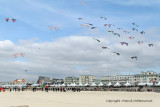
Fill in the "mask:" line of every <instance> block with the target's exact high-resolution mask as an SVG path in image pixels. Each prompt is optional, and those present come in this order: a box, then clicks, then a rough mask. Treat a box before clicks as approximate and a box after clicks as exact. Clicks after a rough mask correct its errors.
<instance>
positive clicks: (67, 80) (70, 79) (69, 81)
mask: <svg viewBox="0 0 160 107" xmlns="http://www.w3.org/2000/svg"><path fill="white" fill-rule="evenodd" d="M64 83H65V84H66V85H68V84H72V83H75V84H77V85H78V84H79V78H77V77H73V76H72V77H66V78H65V80H64Z"/></svg>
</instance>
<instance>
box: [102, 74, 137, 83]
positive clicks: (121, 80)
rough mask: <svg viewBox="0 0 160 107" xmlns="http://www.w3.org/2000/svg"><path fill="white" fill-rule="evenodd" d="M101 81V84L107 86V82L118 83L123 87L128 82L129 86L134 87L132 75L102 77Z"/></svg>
mask: <svg viewBox="0 0 160 107" xmlns="http://www.w3.org/2000/svg"><path fill="white" fill-rule="evenodd" d="M101 81H102V82H103V84H108V83H109V82H111V83H112V84H115V83H117V82H119V83H121V84H122V85H123V84H125V83H126V82H129V83H130V84H132V85H134V75H117V76H102V77H101Z"/></svg>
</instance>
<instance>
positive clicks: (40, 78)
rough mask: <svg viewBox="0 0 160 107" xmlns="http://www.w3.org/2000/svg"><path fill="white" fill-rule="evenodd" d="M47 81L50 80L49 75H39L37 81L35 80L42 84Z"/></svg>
mask: <svg viewBox="0 0 160 107" xmlns="http://www.w3.org/2000/svg"><path fill="white" fill-rule="evenodd" d="M49 82H50V77H45V76H39V77H38V81H37V83H38V84H41V85H43V84H46V83H49Z"/></svg>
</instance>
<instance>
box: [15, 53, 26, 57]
mask: <svg viewBox="0 0 160 107" xmlns="http://www.w3.org/2000/svg"><path fill="white" fill-rule="evenodd" d="M19 55H21V56H22V57H24V53H18V54H15V55H14V56H15V57H17V56H19Z"/></svg>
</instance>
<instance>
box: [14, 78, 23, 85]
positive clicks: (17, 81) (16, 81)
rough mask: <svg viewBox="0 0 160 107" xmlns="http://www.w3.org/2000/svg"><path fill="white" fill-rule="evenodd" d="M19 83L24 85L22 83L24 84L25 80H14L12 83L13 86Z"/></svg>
mask: <svg viewBox="0 0 160 107" xmlns="http://www.w3.org/2000/svg"><path fill="white" fill-rule="evenodd" d="M19 82H23V83H24V82H25V79H21V80H18V79H16V80H15V81H14V83H15V84H17V83H19Z"/></svg>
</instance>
